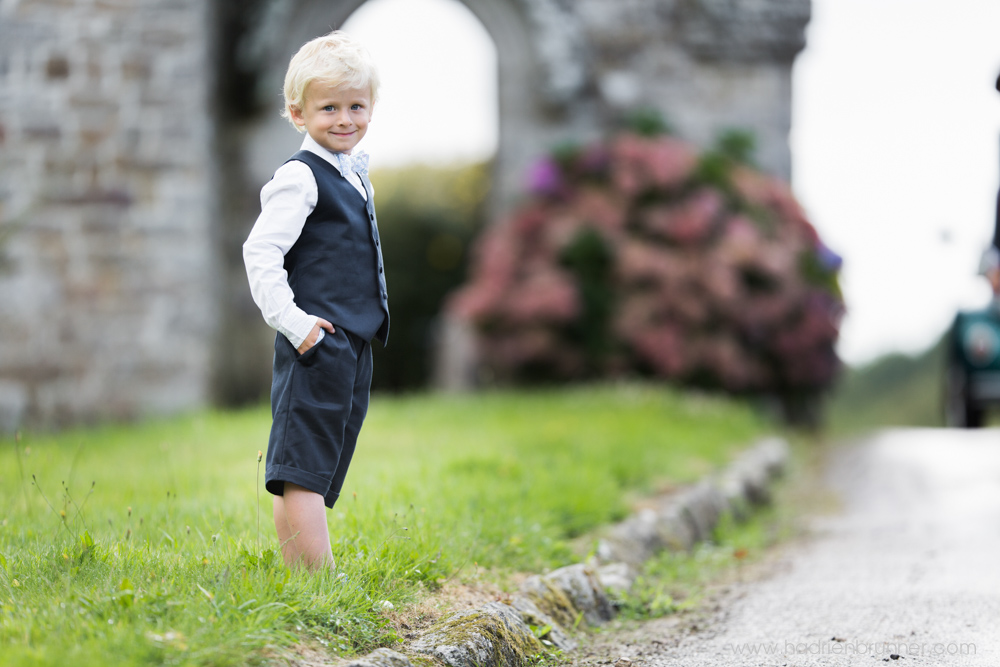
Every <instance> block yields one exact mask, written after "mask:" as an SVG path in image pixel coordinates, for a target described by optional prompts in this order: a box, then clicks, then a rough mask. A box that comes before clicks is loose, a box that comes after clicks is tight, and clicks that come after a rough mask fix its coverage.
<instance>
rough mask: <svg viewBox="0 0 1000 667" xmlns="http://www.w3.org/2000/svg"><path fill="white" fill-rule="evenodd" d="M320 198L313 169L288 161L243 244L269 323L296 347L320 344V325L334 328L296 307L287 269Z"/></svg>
mask: <svg viewBox="0 0 1000 667" xmlns="http://www.w3.org/2000/svg"><path fill="white" fill-rule="evenodd" d="M316 199H317V190H316V179H315V177H314V176H313V173H312V170H311V169H310V168H309V167H308V166H307V165H305V164H303V163H301V162H298V161H292V162H287V163H285V164H284V165H282V166H281V167H280V168H279V169H278V170H277V171H276V172H275V173H274V178H272V179H271V180H270V181H269V182H268V183H267V184H266V185H265V186H264V187H263V189H261V191H260V208H261V211H260V216H259V217H258V218H257V222H256V223H254V226H253V229H252V230H251V231H250V236H249V237H247V240H246V242H245V243H244V244H243V263H244V264H245V265H246V270H247V278H248V279H249V281H250V293H251V295H252V296H253V300H254V302H255V303H256V304H257V307H258V308H260V312H261V314H262V315H263V316H264V320H265V321H266V322H267V323H268V325H269V326H271V327H272V328H273V329H276V330H277V331H279V332H280V333H281V334H283V335H284V336H285V337H286V338H287V339H288V340H289V341H290V342H291V344H292V346H293V347H295V348H296V349H300V348H302V347H303V343H306V342H308V343H309V345H308V346H307V347H306V348H305V349H308V347H311V346H312V345H314V344H315V343H316V342H317V340H318V337H319V332H318V330H317V327H319V328H323V329H326V330H328V331H331V332H332V329H333V327H332V326H330V323H329V322H327V321H326V320H322V318H318V317H316V316H313V315H309V314H308V313H306V312H305V311H303V310H302V309H301V308H299V307H298V306H296V305H295V295H294V294H293V293H292V289H291V288H290V287H289V286H288V274H287V273H286V272H285V267H284V263H285V253H287V252H288V251H289V249H290V248H291V247H292V245H294V244H295V241H296V240H297V239H298V238H299V235H300V234H301V233H302V227H303V226H304V225H305V222H306V218H307V217H309V214H310V213H312V211H313V209H314V208H315V207H316ZM320 320H322V321H320ZM324 324H325V325H327V326H322V325H324ZM328 327H329V328H328Z"/></svg>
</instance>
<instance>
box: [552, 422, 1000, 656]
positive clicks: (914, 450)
mask: <svg viewBox="0 0 1000 667" xmlns="http://www.w3.org/2000/svg"><path fill="white" fill-rule="evenodd" d="M827 477H828V481H829V484H830V486H831V488H832V489H833V490H834V491H835V492H836V493H837V494H838V495H839V496H840V497H841V501H842V511H840V512H838V513H837V514H836V515H833V516H820V517H815V518H813V519H812V520H811V521H810V524H809V525H810V527H811V528H812V529H813V533H814V537H812V538H811V539H809V540H807V541H806V542H805V543H803V544H799V545H794V546H792V547H791V548H789V549H786V550H783V551H781V552H780V553H779V554H778V555H777V556H776V557H775V558H774V559H772V561H771V562H770V563H769V564H767V565H768V567H767V568H766V569H767V570H768V572H769V573H768V574H767V575H766V576H764V577H762V578H760V579H758V580H756V581H751V582H747V583H740V584H736V585H734V586H732V587H730V589H729V591H728V592H726V593H724V594H723V595H722V596H721V597H720V598H719V600H718V604H717V605H716V606H715V607H714V608H710V609H708V610H705V611H703V612H702V613H701V615H700V616H694V617H667V618H664V619H658V620H654V621H649V622H646V623H643V624H641V625H639V626H638V628H636V627H633V628H630V629H627V630H621V629H619V630H617V631H612V632H609V633H599V634H597V635H595V636H594V637H593V638H592V639H591V640H590V641H589V642H588V645H587V646H585V647H583V648H582V649H581V650H579V651H577V652H576V653H575V654H573V655H571V656H570V660H569V661H568V662H567V663H566V664H576V665H594V664H607V663H614V662H617V663H618V664H619V667H625V666H626V665H628V664H631V665H633V666H635V667H639V666H641V665H647V666H649V667H653V666H660V665H662V666H664V667H666V666H673V665H683V666H685V667H703V666H709V665H711V666H712V667H725V666H728V665H740V666H743V665H761V666H771V665H774V666H787V667H811V666H813V665H875V664H882V663H883V662H888V663H893V664H898V665H907V664H911V665H983V666H989V667H1000V563H998V561H1000V432H998V431H997V430H984V431H976V432H958V431H949V430H895V431H886V432H882V433H880V434H877V435H874V436H872V437H871V438H869V439H867V440H865V441H863V442H860V443H858V444H856V445H851V446H844V447H842V448H840V449H838V450H836V451H835V452H834V454H833V456H832V460H831V462H830V464H829V466H828V469H827Z"/></svg>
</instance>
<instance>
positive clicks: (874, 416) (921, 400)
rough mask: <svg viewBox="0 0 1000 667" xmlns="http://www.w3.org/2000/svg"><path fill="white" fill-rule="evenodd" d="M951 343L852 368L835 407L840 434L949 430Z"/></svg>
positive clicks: (832, 413)
mask: <svg viewBox="0 0 1000 667" xmlns="http://www.w3.org/2000/svg"><path fill="white" fill-rule="evenodd" d="M944 357H945V339H944V338H942V339H941V340H939V341H938V342H937V343H936V344H935V345H934V346H933V347H931V348H930V349H928V350H926V351H925V352H923V353H921V354H918V355H914V356H908V355H904V354H890V355H887V356H884V357H881V358H879V359H876V360H875V361H873V362H872V363H870V364H868V365H866V366H863V367H861V368H849V369H848V370H847V372H846V373H844V375H843V378H842V379H841V381H840V382H839V383H838V384H837V386H836V388H835V390H834V392H833V395H832V397H831V400H830V403H829V410H828V414H829V426H830V428H831V430H832V431H833V432H834V433H838V434H854V433H859V432H861V431H864V430H870V429H873V428H880V427H885V426H943V425H944V421H943V419H944V418H943V409H942V405H943V403H942V401H943V396H942V391H943V387H944V368H945V358H944Z"/></svg>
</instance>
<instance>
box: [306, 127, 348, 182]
mask: <svg viewBox="0 0 1000 667" xmlns="http://www.w3.org/2000/svg"><path fill="white" fill-rule="evenodd" d="M300 148H301V150H304V151H309V152H310V153H315V154H316V155H318V156H320V157H321V158H323V159H324V160H326V161H327V162H329V163H330V164H332V165H333V166H334V167H336V168H337V171H339V172H340V175H341V176H343V177H344V178H347V177H348V175H347V174H345V173H344V172H343V170H342V169H341V168H340V161H339V160H338V159H337V154H336V153H331V152H330V151H328V150H327V149H325V148H323V147H322V146H320V145H319V143H318V142H317V141H316V140H315V139H313V138H312V137H310V136H309V134H308V133H306V136H305V138H304V139H303V140H302V146H301V147H300Z"/></svg>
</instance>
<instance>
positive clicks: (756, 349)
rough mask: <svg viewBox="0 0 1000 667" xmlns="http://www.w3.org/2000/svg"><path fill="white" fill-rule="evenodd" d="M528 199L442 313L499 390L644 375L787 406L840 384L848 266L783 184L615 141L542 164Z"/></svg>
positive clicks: (676, 150)
mask: <svg viewBox="0 0 1000 667" xmlns="http://www.w3.org/2000/svg"><path fill="white" fill-rule="evenodd" d="M719 165H722V167H721V168H720V166H719ZM527 189H528V193H527V194H528V198H527V200H526V201H525V203H524V204H523V205H522V206H520V207H519V208H517V209H516V210H514V211H513V212H512V213H511V214H510V215H508V216H507V217H506V218H505V219H503V220H501V221H499V222H498V223H496V224H494V225H492V226H491V227H489V228H488V229H487V230H486V232H484V234H483V235H482V237H481V238H480V239H479V242H478V245H477V248H476V253H475V256H474V259H473V262H472V265H471V275H470V278H469V281H468V283H467V284H466V285H465V286H464V287H463V288H461V289H460V290H459V291H458V292H457V293H455V294H453V295H452V297H451V299H450V300H449V303H448V306H447V308H448V310H449V311H450V313H451V314H452V315H454V316H457V317H460V318H464V319H465V320H467V321H469V322H471V323H472V324H473V325H474V327H475V330H476V331H477V334H478V337H479V340H478V343H479V350H480V356H481V360H482V363H483V364H484V365H486V366H487V367H489V368H490V369H491V370H492V371H493V373H494V374H495V376H496V377H498V378H500V379H501V380H509V381H525V380H573V379H587V378H592V377H595V376H614V375H622V374H632V375H634V374H642V375H648V376H654V377H658V378H663V379H666V380H670V381H673V382H677V383H681V384H689V385H696V386H701V387H708V388H715V389H722V390H725V391H729V392H732V393H739V394H746V393H767V394H776V395H780V396H790V395H796V394H803V393H804V394H815V393H816V392H819V391H821V390H823V389H824V388H826V387H827V386H829V384H830V383H831V382H832V380H833V379H834V377H835V375H836V372H837V370H838V366H839V362H838V360H837V357H836V354H835V353H834V344H835V343H836V340H837V336H838V329H839V324H840V317H841V315H842V313H843V310H844V307H843V303H842V299H841V296H840V291H839V288H838V285H837V272H838V270H839V268H840V263H841V261H840V258H839V257H838V256H837V255H836V254H835V253H834V252H833V251H831V250H830V249H829V248H827V247H826V246H825V245H823V243H822V242H821V241H820V239H819V237H818V235H817V233H816V230H815V229H814V228H813V226H812V225H811V224H810V223H809V221H808V219H807V218H806V216H805V214H804V212H803V210H802V208H801V206H799V204H798V202H797V201H796V200H795V198H794V196H793V195H792V193H791V191H790V190H789V188H788V186H787V185H786V184H785V183H783V182H781V181H780V180H778V179H775V178H773V177H771V176H768V175H766V174H763V173H761V172H759V171H755V170H753V169H751V168H750V167H748V166H745V165H743V164H739V163H737V162H736V161H735V160H733V159H730V158H727V157H726V155H724V154H722V153H720V152H707V153H699V152H698V151H697V150H695V149H694V148H693V147H692V146H690V145H689V144H686V143H684V142H682V141H680V140H678V139H676V138H673V137H668V136H662V137H653V138H651V137H644V136H638V135H634V134H622V135H620V136H618V137H616V138H614V139H612V140H610V141H607V142H603V143H599V144H595V145H591V146H586V147H582V148H578V149H576V150H572V151H566V150H562V151H559V152H558V153H556V154H554V155H552V156H550V157H546V158H544V159H543V160H540V161H539V162H538V163H537V164H536V165H535V166H534V167H533V168H532V169H531V170H530V172H529V174H528V179H527Z"/></svg>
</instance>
